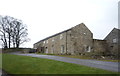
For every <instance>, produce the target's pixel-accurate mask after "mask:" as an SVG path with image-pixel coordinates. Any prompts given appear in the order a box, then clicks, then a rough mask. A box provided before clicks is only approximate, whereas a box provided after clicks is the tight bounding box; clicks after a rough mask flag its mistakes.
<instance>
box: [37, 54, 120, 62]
mask: <svg viewBox="0 0 120 76" xmlns="http://www.w3.org/2000/svg"><path fill="white" fill-rule="evenodd" d="M37 54H40V55H54V56H61V57H69V58H78V59H94V58H91V57H89V56H85V55H82V56H81V55H55V54H45V53H37ZM94 60H99V61H108V62H120V60H106V59H94Z"/></svg>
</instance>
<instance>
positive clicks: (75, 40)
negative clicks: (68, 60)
mask: <svg viewBox="0 0 120 76" xmlns="http://www.w3.org/2000/svg"><path fill="white" fill-rule="evenodd" d="M92 46H93V34H92V32H91V31H90V30H89V29H88V28H87V27H86V26H85V24H83V23H81V24H79V25H77V26H75V27H72V28H70V29H68V30H65V31H63V32H60V33H57V34H55V35H53V36H50V37H47V38H45V39H43V40H40V41H39V42H37V43H35V44H34V48H37V50H38V51H39V52H42V53H50V54H72V55H74V54H75V55H76V54H84V53H85V52H90V51H92Z"/></svg>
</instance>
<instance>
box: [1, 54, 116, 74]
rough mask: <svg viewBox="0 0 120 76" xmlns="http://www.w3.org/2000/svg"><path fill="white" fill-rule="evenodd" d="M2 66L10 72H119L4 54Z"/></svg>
mask: <svg viewBox="0 0 120 76" xmlns="http://www.w3.org/2000/svg"><path fill="white" fill-rule="evenodd" d="M2 59H3V60H2V61H3V62H2V63H3V65H2V68H3V69H4V70H5V71H6V72H7V73H10V74H117V73H116V72H111V71H106V70H102V69H97V68H91V67H87V66H82V65H77V64H72V63H66V62H61V61H55V60H50V59H43V58H35V57H29V56H19V55H11V54H3V57H2Z"/></svg>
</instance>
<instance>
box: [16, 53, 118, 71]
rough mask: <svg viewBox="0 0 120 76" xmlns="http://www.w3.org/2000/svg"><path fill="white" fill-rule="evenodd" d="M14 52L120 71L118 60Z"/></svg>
mask: <svg viewBox="0 0 120 76" xmlns="http://www.w3.org/2000/svg"><path fill="white" fill-rule="evenodd" d="M14 54H16V55H24V56H32V57H38V58H46V59H52V60H58V61H63V62H68V63H75V64H80V65H85V66H89V67H95V68H100V69H104V70H109V71H114V72H120V70H119V69H120V68H118V64H119V63H118V62H107V61H97V60H90V59H77V58H68V57H60V56H52V55H39V54H19V53H14Z"/></svg>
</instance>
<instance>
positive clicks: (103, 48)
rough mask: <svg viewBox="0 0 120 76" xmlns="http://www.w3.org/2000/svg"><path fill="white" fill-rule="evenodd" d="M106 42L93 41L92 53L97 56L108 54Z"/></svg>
mask: <svg viewBox="0 0 120 76" xmlns="http://www.w3.org/2000/svg"><path fill="white" fill-rule="evenodd" d="M107 48H108V46H107V43H106V40H98V39H93V52H94V53H96V54H97V55H105V54H107V53H108V52H109V50H108V49H107Z"/></svg>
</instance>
